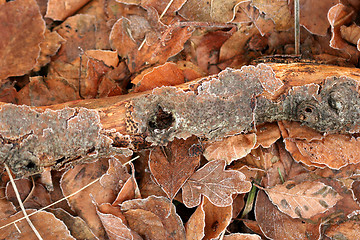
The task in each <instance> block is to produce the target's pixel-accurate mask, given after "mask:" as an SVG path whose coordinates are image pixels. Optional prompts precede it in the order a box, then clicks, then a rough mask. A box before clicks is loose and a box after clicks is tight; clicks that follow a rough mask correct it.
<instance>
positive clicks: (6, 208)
mask: <svg viewBox="0 0 360 240" xmlns="http://www.w3.org/2000/svg"><path fill="white" fill-rule="evenodd" d="M5 194H6V193H5V188H4V187H1V188H0V209H1V211H0V219H4V218H7V217H9V216H10V215H12V214H15V213H16V207H15V206H14V205H13V204H12V202H10V201H8V200H7V199H6V195H5Z"/></svg>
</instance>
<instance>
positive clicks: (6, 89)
mask: <svg viewBox="0 0 360 240" xmlns="http://www.w3.org/2000/svg"><path fill="white" fill-rule="evenodd" d="M0 101H1V102H7V103H16V89H15V88H14V83H13V82H12V81H10V80H8V79H3V80H0Z"/></svg>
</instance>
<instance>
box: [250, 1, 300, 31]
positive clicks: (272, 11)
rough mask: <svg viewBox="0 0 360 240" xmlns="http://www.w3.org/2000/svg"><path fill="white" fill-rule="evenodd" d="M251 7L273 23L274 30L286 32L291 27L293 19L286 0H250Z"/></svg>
mask: <svg viewBox="0 0 360 240" xmlns="http://www.w3.org/2000/svg"><path fill="white" fill-rule="evenodd" d="M252 5H253V6H255V7H256V8H258V9H259V10H260V11H261V12H264V13H265V14H266V17H267V18H270V19H272V20H273V21H274V22H275V27H276V30H278V31H281V30H288V29H289V28H291V27H292V26H293V22H294V21H293V17H292V15H291V12H290V8H289V5H288V1H287V0H280V1H279V0H252Z"/></svg>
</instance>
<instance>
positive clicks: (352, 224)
mask: <svg viewBox="0 0 360 240" xmlns="http://www.w3.org/2000/svg"><path fill="white" fill-rule="evenodd" d="M324 235H325V236H327V237H329V238H330V239H354V240H355V239H360V223H359V220H348V221H345V222H342V223H339V224H334V225H331V226H330V227H329V228H327V229H326V231H325V234H324Z"/></svg>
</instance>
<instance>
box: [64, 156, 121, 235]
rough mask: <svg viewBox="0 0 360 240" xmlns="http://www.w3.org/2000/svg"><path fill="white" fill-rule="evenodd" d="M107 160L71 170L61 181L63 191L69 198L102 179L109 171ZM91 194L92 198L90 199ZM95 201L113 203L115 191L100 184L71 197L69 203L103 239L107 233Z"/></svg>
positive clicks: (97, 183)
mask: <svg viewBox="0 0 360 240" xmlns="http://www.w3.org/2000/svg"><path fill="white" fill-rule="evenodd" d="M107 167H108V165H107V159H103V160H98V161H97V162H94V163H87V164H82V165H77V166H75V167H74V168H73V169H69V170H68V171H67V172H66V173H65V174H64V175H63V177H62V179H61V189H62V191H63V193H64V195H65V196H68V195H70V194H72V193H74V192H76V191H77V190H79V189H80V188H82V187H84V186H85V185H87V184H88V183H90V182H91V181H94V180H95V179H97V178H100V177H101V175H102V174H104V173H105V171H106V169H107ZM90 194H91V195H92V197H90ZM93 199H95V201H96V202H97V203H99V204H101V203H105V202H107V203H111V202H113V201H114V200H115V194H114V192H113V189H111V188H105V187H102V186H101V184H100V183H99V182H96V183H94V184H93V185H91V186H89V187H87V188H86V189H84V190H82V191H81V192H80V193H78V194H76V195H74V196H72V197H70V198H69V199H68V202H69V204H70V206H71V208H72V209H73V210H74V211H75V212H76V213H77V214H78V215H79V216H80V217H81V218H82V219H84V220H85V222H86V223H87V224H88V225H89V227H90V228H91V230H92V231H93V232H94V234H95V235H96V236H97V237H100V238H103V237H104V236H105V235H106V233H105V230H104V228H103V226H102V225H101V221H100V218H99V217H98V215H97V213H96V208H95V206H94V204H93Z"/></svg>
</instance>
